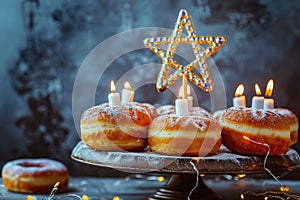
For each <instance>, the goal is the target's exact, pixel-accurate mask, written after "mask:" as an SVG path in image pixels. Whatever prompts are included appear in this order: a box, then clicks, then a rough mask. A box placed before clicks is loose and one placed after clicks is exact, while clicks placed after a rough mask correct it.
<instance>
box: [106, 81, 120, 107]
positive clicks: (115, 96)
mask: <svg viewBox="0 0 300 200" xmlns="http://www.w3.org/2000/svg"><path fill="white" fill-rule="evenodd" d="M110 90H111V93H109V94H108V104H109V106H115V105H120V94H119V93H118V92H115V91H116V86H115V83H114V82H113V81H111V82H110Z"/></svg>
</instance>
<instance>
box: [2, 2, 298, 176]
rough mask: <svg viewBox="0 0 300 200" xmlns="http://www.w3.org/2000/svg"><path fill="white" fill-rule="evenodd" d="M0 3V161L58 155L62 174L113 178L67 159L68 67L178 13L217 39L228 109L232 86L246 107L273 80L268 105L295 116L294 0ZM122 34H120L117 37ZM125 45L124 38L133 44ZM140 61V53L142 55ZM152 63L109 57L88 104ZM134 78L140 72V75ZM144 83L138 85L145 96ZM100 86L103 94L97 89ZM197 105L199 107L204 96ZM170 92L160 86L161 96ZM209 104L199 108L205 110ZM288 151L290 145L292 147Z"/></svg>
mask: <svg viewBox="0 0 300 200" xmlns="http://www.w3.org/2000/svg"><path fill="white" fill-rule="evenodd" d="M0 3H1V6H0V80H1V85H0V92H1V93H0V104H1V106H0V113H1V115H0V130H1V136H2V138H1V139H2V142H1V143H0V144H1V145H0V158H1V159H0V166H2V165H3V164H4V163H5V162H6V161H8V160H11V159H15V158H20V157H49V158H53V159H58V160H61V161H63V162H64V163H66V164H67V165H68V168H69V169H70V171H71V174H72V175H104V176H116V175H120V174H119V173H118V172H116V171H114V170H108V169H98V168H93V167H88V166H85V165H81V164H79V163H77V162H75V161H72V160H71V159H70V152H71V150H72V148H73V147H74V145H75V144H76V143H77V142H78V141H79V137H78V134H77V132H76V130H75V128H74V127H75V126H74V122H73V116H72V107H71V103H72V102H71V95H72V87H73V83H74V79H75V76H76V73H77V70H78V68H79V66H80V64H81V63H82V61H83V59H84V58H85V57H86V55H87V54H88V53H89V52H90V51H91V50H92V49H93V48H94V47H95V46H96V45H97V44H98V43H100V42H101V41H103V40H105V39H106V38H108V37H110V36H112V35H115V34H117V33H120V32H122V31H126V30H130V29H132V28H140V27H163V28H169V29H173V27H174V23H175V20H176V18H177V14H178V11H179V10H180V9H182V8H185V9H187V10H188V11H189V13H190V15H191V16H192V19H193V23H194V26H195V28H196V31H197V33H198V35H222V36H225V37H227V40H228V42H227V44H226V45H225V46H224V47H223V48H222V49H221V50H220V51H219V52H218V53H217V54H216V55H214V57H213V59H214V61H215V63H216V64H217V66H218V68H219V70H220V72H221V74H222V78H223V81H224V84H225V88H226V94H227V102H228V106H231V105H232V103H231V101H232V96H233V93H234V90H235V88H236V86H237V85H238V84H239V83H244V84H245V87H246V88H245V91H246V92H245V95H246V96H247V97H248V99H247V101H248V105H249V104H250V100H251V98H250V97H251V96H253V94H254V90H253V87H254V84H255V83H259V84H260V85H261V87H262V88H263V87H265V85H266V82H267V80H268V79H269V78H273V79H274V80H275V91H274V95H273V97H274V99H275V101H276V107H288V108H289V109H291V110H293V111H294V112H295V113H296V114H297V115H298V117H299V116H300V106H299V102H300V89H299V80H300V68H299V63H300V62H299V56H300V13H299V12H300V1H296V0H289V1H286V0H278V1H272V0H261V1H258V0H242V1H241V0H212V1H208V0H191V1H179V0H178V1H173V0H163V1H161V0H152V1H146V0H125V1H117V0H112V1H105V0H87V1H79V0H75V1H53V0H45V1H38V0H27V1H21V0H1V2H0ZM125 39H126V38H125ZM133 42H134V41H133ZM143 58H147V59H143ZM149 61H151V62H153V61H155V62H157V63H159V62H160V60H159V59H158V58H157V56H156V55H154V54H153V53H151V52H150V50H143V51H138V52H131V53H128V54H126V55H124V56H122V57H121V58H119V59H118V60H116V61H115V62H114V63H113V64H112V67H114V66H113V65H115V66H122V70H118V71H115V70H113V69H114V68H112V69H110V70H109V69H108V70H107V71H106V74H107V76H105V78H104V80H101V83H100V84H99V88H98V91H99V92H97V94H96V102H104V101H105V100H106V95H107V85H104V84H102V83H108V82H109V80H111V79H117V78H118V77H120V76H121V75H122V73H124V72H126V71H127V70H130V69H131V68H132V67H134V66H137V65H141V64H145V63H147V62H149ZM141 78H142V77H141ZM148 90H150V91H151V90H152V91H153V92H155V88H154V86H153V85H150V86H145V87H144V88H142V89H139V91H138V92H137V93H138V94H137V96H136V98H137V99H138V100H140V101H150V102H151V103H154V104H155V103H172V102H173V101H174V98H175V97H174V96H170V97H168V98H167V100H166V99H163V100H161V102H157V101H156V99H155V98H153V97H152V96H151V95H148V93H147V92H145V91H148ZM104 91H105V92H104ZM202 94H204V93H201V95H200V96H201V98H202V99H200V101H201V105H202V106H204V107H206V108H208V107H209V106H208V105H209V104H208V103H207V102H208V101H209V99H208V97H207V95H205V94H204V95H202ZM168 95H170V94H169V93H168V92H166V94H165V96H168ZM208 109H209V108H208ZM294 147H295V148H296V149H297V150H298V151H299V150H300V147H299V144H297V145H295V146H294Z"/></svg>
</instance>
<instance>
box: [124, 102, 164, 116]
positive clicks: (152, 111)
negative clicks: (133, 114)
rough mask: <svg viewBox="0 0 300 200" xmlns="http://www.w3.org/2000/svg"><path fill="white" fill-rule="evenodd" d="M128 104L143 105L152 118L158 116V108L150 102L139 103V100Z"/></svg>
mask: <svg viewBox="0 0 300 200" xmlns="http://www.w3.org/2000/svg"><path fill="white" fill-rule="evenodd" d="M128 106H141V107H143V108H145V109H146V110H147V111H148V113H149V114H150V116H151V119H154V118H156V117H157V116H158V114H157V111H156V108H155V107H154V106H153V105H151V104H149V103H138V102H129V103H128Z"/></svg>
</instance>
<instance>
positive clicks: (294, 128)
mask: <svg viewBox="0 0 300 200" xmlns="http://www.w3.org/2000/svg"><path fill="white" fill-rule="evenodd" d="M275 111H276V112H278V113H279V114H281V115H283V116H284V117H285V120H286V121H287V123H288V124H290V131H291V144H290V145H293V144H296V143H297V141H298V129H299V123H298V118H297V116H296V115H295V114H294V113H293V112H292V111H290V110H289V109H286V108H276V109H275Z"/></svg>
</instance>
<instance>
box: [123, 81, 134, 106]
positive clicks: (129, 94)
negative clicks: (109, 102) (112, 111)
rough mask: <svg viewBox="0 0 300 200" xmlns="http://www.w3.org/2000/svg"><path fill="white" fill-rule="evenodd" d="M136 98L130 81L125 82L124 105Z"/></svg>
mask: <svg viewBox="0 0 300 200" xmlns="http://www.w3.org/2000/svg"><path fill="white" fill-rule="evenodd" d="M133 98H134V90H133V89H132V87H131V85H130V83H129V82H127V81H126V82H125V83H124V89H123V90H122V101H121V104H122V105H126V104H127V103H128V102H132V101H133Z"/></svg>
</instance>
